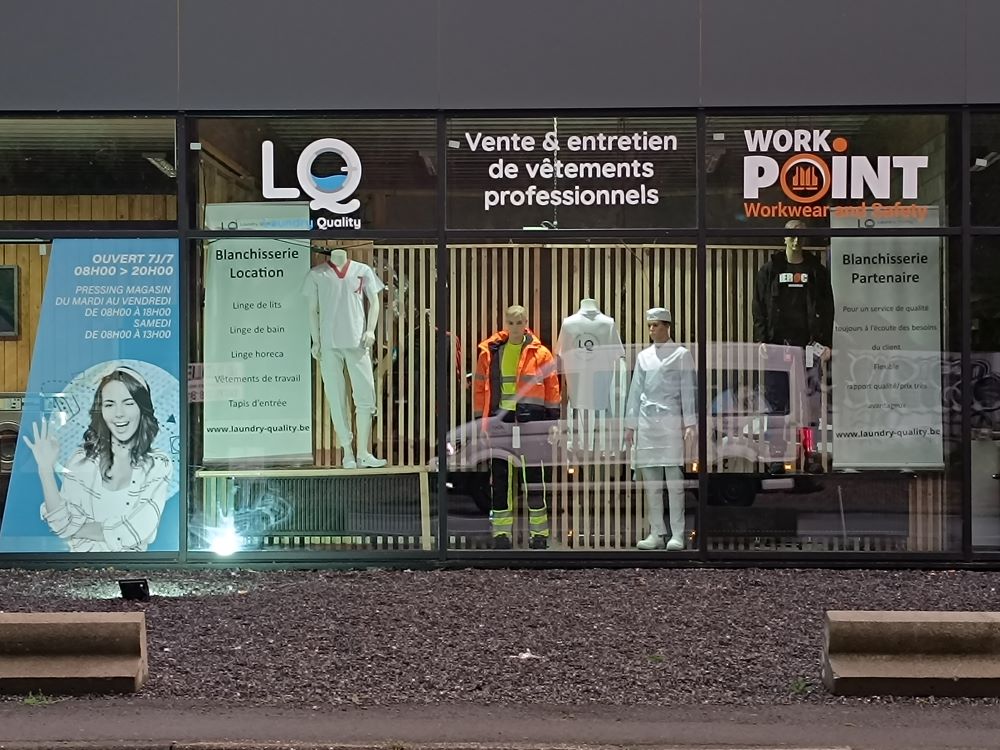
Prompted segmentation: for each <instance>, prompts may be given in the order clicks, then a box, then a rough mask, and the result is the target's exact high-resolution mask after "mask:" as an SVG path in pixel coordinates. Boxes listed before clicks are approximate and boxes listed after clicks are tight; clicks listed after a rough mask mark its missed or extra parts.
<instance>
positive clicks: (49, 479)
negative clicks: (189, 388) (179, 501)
mask: <svg viewBox="0 0 1000 750" xmlns="http://www.w3.org/2000/svg"><path fill="white" fill-rule="evenodd" d="M109 365H114V363H109ZM57 429H58V425H57V424H55V423H54V422H50V421H49V420H47V419H43V420H42V421H41V423H40V424H33V425H32V427H31V432H32V438H31V439H29V438H28V437H27V436H25V437H24V442H25V444H26V445H27V446H28V448H29V449H30V450H31V453H32V455H33V456H34V458H35V463H36V464H37V466H38V476H39V479H40V480H41V484H42V495H43V497H44V500H43V502H42V506H41V516H42V519H43V520H44V521H45V522H46V523H47V524H48V526H49V528H50V529H51V530H52V532H53V533H55V534H56V535H57V536H59V537H60V538H61V539H63V540H65V541H66V542H67V543H68V544H69V548H70V551H72V552H144V551H145V550H146V549H147V548H148V547H149V545H150V544H151V543H152V542H153V540H154V539H155V538H156V533H157V530H158V528H159V525H160V518H161V516H162V515H163V507H164V505H165V504H166V502H167V499H168V497H169V492H170V484H171V477H172V473H173V464H172V462H171V459H170V456H169V455H167V454H166V453H164V452H162V451H159V450H156V449H154V448H153V440H154V439H155V438H156V436H157V434H158V433H159V431H160V424H159V422H158V421H157V419H156V415H155V413H154V409H153V399H152V396H151V393H150V388H149V385H148V383H147V381H146V378H144V377H143V376H142V374H140V373H139V372H138V371H137V370H135V369H133V368H132V367H126V366H122V365H119V366H114V367H113V369H111V370H110V371H109V372H108V373H107V374H106V375H105V376H104V377H103V378H102V379H101V381H100V383H99V384H98V386H97V390H96V391H95V393H94V400H93V404H92V405H91V408H90V425H89V427H87V429H86V431H85V432H84V435H83V445H82V446H80V448H79V449H78V450H77V451H76V452H74V453H73V455H72V456H71V457H70V459H69V460H68V461H67V462H66V465H65V466H58V464H59V448H60V446H59V439H58V438H57V436H56V431H57ZM57 467H58V468H57ZM57 473H58V474H59V475H60V477H59V479H60V480H61V481H60V482H58V483H57V477H56V475H57Z"/></svg>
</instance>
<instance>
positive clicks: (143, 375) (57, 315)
mask: <svg viewBox="0 0 1000 750" xmlns="http://www.w3.org/2000/svg"><path fill="white" fill-rule="evenodd" d="M179 296H180V295H179V278H178V252H177V240H176V239H110V240H109V239H56V240H54V241H53V242H37V241H30V242H25V243H18V244H10V243H8V244H3V245H0V361H2V362H3V367H2V368H0V552H10V553H64V552H72V553H81V554H82V553H114V554H118V555H129V554H132V553H142V552H173V553H176V552H177V550H178V549H179V544H180V537H179V523H180V517H181V516H180V477H181V462H182V461H183V453H182V451H181V445H180V427H179V425H180V418H179V417H180V393H179V376H180V372H179V369H180V362H179V360H180V346H179V340H180V325H181V322H180V305H179Z"/></svg>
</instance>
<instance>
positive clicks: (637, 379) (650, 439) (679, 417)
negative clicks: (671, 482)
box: [625, 342, 698, 469]
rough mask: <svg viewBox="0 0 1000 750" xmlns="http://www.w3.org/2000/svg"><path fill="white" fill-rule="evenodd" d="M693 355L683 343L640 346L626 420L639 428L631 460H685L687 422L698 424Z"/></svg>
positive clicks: (648, 462) (670, 463)
mask: <svg viewBox="0 0 1000 750" xmlns="http://www.w3.org/2000/svg"><path fill="white" fill-rule="evenodd" d="M696 389H697V382H696V378H695V369H694V360H693V359H692V357H691V352H689V351H688V350H687V349H685V348H684V347H683V346H680V345H679V344H675V343H673V342H668V343H666V344H658V345H657V344H654V345H653V346H650V347H648V348H646V349H643V350H642V351H641V352H639V356H638V357H637V358H636V361H635V370H634V372H633V374H632V384H631V386H630V387H629V393H628V405H627V407H626V412H625V426H626V427H627V428H631V429H633V430H635V441H634V446H635V447H634V454H633V466H634V467H635V468H637V469H638V468H642V467H646V466H683V465H684V428H685V427H694V426H696V425H697V424H698V415H697V413H696V411H695V392H696Z"/></svg>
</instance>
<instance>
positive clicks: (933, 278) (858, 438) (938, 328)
mask: <svg viewBox="0 0 1000 750" xmlns="http://www.w3.org/2000/svg"><path fill="white" fill-rule="evenodd" d="M859 221H860V222H863V223H862V224H861V226H867V227H878V228H893V229H903V228H910V227H913V228H916V227H920V228H924V227H937V226H938V215H937V209H935V208H930V209H928V213H927V215H926V216H925V218H924V219H923V220H916V219H913V218H895V217H889V218H886V217H883V216H881V215H880V214H879V213H878V212H876V211H875V210H874V209H868V211H867V213H866V215H865V216H863V217H861V218H860V219H855V218H846V217H845V218H841V219H835V220H834V221H833V226H834V227H835V228H846V227H857V226H858V225H859V224H858V222H859ZM830 247H831V251H830V257H831V260H830V276H831V279H832V282H833V290H834V300H835V304H836V312H835V316H834V319H835V321H836V325H835V327H834V333H833V352H834V355H833V362H832V366H833V383H834V388H833V446H834V448H833V457H834V466H835V468H838V469H847V468H856V469H902V468H908V469H940V468H941V467H942V466H943V463H944V459H943V440H942V406H941V404H942V401H941V344H942V318H941V314H942V310H941V240H940V239H938V238H936V237H837V238H834V239H833V240H831V242H830Z"/></svg>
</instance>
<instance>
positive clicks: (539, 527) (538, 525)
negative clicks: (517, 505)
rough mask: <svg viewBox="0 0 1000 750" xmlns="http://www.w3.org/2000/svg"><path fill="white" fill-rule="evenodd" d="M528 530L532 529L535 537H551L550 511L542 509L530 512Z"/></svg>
mask: <svg viewBox="0 0 1000 750" xmlns="http://www.w3.org/2000/svg"><path fill="white" fill-rule="evenodd" d="M528 528H529V529H530V531H531V533H532V535H533V536H548V535H549V513H548V511H547V510H545V509H544V508H542V509H541V510H529V511H528Z"/></svg>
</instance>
